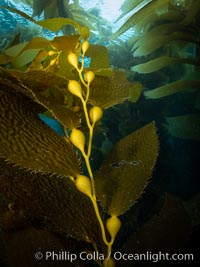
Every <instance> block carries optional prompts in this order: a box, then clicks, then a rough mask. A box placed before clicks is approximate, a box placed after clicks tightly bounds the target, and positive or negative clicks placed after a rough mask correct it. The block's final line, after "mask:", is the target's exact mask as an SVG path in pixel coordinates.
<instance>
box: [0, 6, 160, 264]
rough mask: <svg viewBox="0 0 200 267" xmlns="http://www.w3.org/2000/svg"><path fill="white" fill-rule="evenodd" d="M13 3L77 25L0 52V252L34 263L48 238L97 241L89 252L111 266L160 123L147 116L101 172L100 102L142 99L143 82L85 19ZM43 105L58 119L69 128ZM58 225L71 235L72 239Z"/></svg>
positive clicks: (149, 167)
mask: <svg viewBox="0 0 200 267" xmlns="http://www.w3.org/2000/svg"><path fill="white" fill-rule="evenodd" d="M4 8H5V7H4ZM7 9H8V10H10V11H13V12H15V13H18V14H20V15H22V16H23V17H25V18H27V19H28V20H31V21H32V22H34V23H36V24H38V25H40V26H42V27H44V28H46V29H48V30H51V31H58V30H59V29H60V28H61V27H63V26H64V25H71V26H73V27H74V29H75V31H76V33H75V34H74V35H64V36H58V37H55V38H54V39H52V40H48V39H46V38H44V37H35V38H33V39H31V40H30V41H27V42H23V43H17V42H15V43H12V44H11V45H10V46H9V47H8V48H7V49H6V50H5V51H4V53H2V54H1V55H0V64H1V68H0V74H1V75H0V85H1V86H0V96H1V97H0V110H1V111H0V114H1V115H0V137H1V138H0V157H1V158H0V159H1V161H0V162H1V173H0V181H1V183H0V219H1V221H0V225H1V229H2V230H1V235H0V239H1V246H2V248H1V254H2V255H1V259H2V261H3V262H5V263H6V266H22V264H24V266H25V265H26V266H28V265H29V266H30V265H31V266H32V265H33V266H34V265H35V264H36V265H37V264H38V262H37V259H39V258H37V257H38V255H36V256H37V257H36V259H35V261H34V260H33V259H32V257H33V254H34V253H35V251H37V250H38V249H39V248H40V250H44V251H45V250H46V251H47V250H49V246H50V247H51V249H52V248H56V250H67V251H69V252H70V253H72V252H73V251H74V250H76V254H77V253H78V251H85V254H86V255H92V254H91V251H96V253H99V254H98V255H100V256H98V257H94V256H93V257H92V256H90V259H93V260H94V261H96V262H97V264H99V266H115V262H114V259H113V258H112V256H111V255H112V251H113V244H114V242H115V240H116V236H117V233H118V231H120V229H123V223H121V221H122V217H123V214H125V213H126V212H127V210H128V209H129V208H130V207H131V206H132V205H133V204H134V203H135V202H136V200H137V199H138V198H139V197H140V196H141V194H142V193H143V191H144V189H145V188H146V186H147V184H148V181H149V178H150V177H151V175H152V171H153V168H154V165H155V162H156V159H157V156H158V146H159V144H158V138H157V134H156V127H155V124H154V122H151V123H149V124H147V125H145V126H144V127H142V128H141V129H138V130H137V131H135V132H133V133H131V134H129V135H128V136H126V137H124V138H123V139H122V140H120V141H119V142H118V143H117V144H115V146H114V147H113V149H112V151H111V153H110V155H109V156H108V158H107V159H106V160H105V161H104V162H103V163H102V165H101V167H100V168H99V170H97V171H96V172H95V173H94V172H93V170H92V169H93V166H92V164H91V160H90V158H91V152H92V150H93V145H92V141H93V136H94V135H95V129H96V128H99V129H101V127H102V126H101V124H100V123H99V122H100V120H101V117H102V116H103V115H104V110H105V109H108V108H110V107H112V106H114V105H116V104H119V103H121V102H123V101H124V100H126V99H129V97H130V94H131V95H132V98H133V95H135V101H136V100H137V99H138V96H139V94H140V91H141V88H140V86H139V85H138V83H130V82H128V81H127V79H126V78H125V75H124V73H123V72H120V71H118V70H114V69H111V68H110V66H109V57H108V52H107V49H106V47H103V46H100V45H91V44H90V43H89V41H88V38H89V29H88V28H87V27H83V26H81V25H79V24H78V23H77V22H75V21H74V20H71V19H69V18H52V19H47V20H44V21H35V20H34V19H33V18H31V17H29V16H28V15H26V14H25V13H23V12H21V11H18V10H15V9H12V8H9V7H7ZM88 58H91V62H90V64H89V66H87V65H86V64H85V61H86V59H88ZM133 91H135V94H133ZM39 114H40V115H41V114H43V115H45V116H46V117H50V118H54V119H56V120H57V121H58V122H59V123H60V125H61V126H62V130H63V135H62V136H61V135H59V134H58V133H56V132H54V131H53V130H52V129H51V128H50V127H49V126H47V125H46V124H45V123H44V122H43V121H41V119H40V116H39ZM97 124H98V127H96V128H95V126H96V125H97ZM102 130H103V129H102ZM53 233H55V235H54V234H53ZM56 234H57V235H61V236H66V235H67V236H68V238H67V240H66V242H65V241H63V240H62V242H61V241H60V239H59V237H58V236H57V235H56ZM27 240H29V242H28V244H27ZM48 240H51V241H50V242H48ZM16 247H17V248H19V249H18V253H17V254H16V253H15V251H16ZM36 249H37V250H36ZM19 251H23V252H21V253H22V254H25V255H26V257H24V258H23V259H22V257H20V252H19ZM93 255H94V254H93ZM91 257H92V258H91ZM42 263H43V266H46V265H48V264H49V262H48V261H46V262H45V261H44V262H42ZM53 264H54V266H57V265H56V264H57V263H55V262H53ZM60 264H61V263H60ZM63 264H65V266H68V265H69V266H71V265H73V266H77V264H79V266H86V265H87V264H89V263H88V262H87V263H85V261H80V259H77V261H75V262H70V260H68V261H67V262H66V261H65V262H64V263H63ZM48 266H49V265H48ZM59 266H60V265H59Z"/></svg>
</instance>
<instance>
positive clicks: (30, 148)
mask: <svg viewBox="0 0 200 267" xmlns="http://www.w3.org/2000/svg"><path fill="white" fill-rule="evenodd" d="M3 88H4V89H5V90H6V91H7V92H5V91H0V96H1V97H0V114H1V116H0V156H1V157H3V158H5V159H6V160H8V161H10V162H12V163H14V164H16V165H19V166H21V167H24V168H26V169H29V170H32V171H35V172H42V173H51V174H53V173H56V174H57V175H60V176H68V175H72V176H74V175H76V174H77V173H80V170H79V162H78V159H77V157H76V154H75V152H74V150H73V149H72V147H71V146H70V144H69V143H67V142H66V141H65V140H64V139H63V138H61V137H60V136H59V135H57V134H56V133H55V132H54V131H53V130H51V129H50V128H49V127H48V126H47V125H45V123H43V122H42V121H41V120H40V119H39V118H38V116H37V114H36V113H34V112H33V111H32V108H31V107H32V106H33V107H34V103H33V102H32V101H30V100H29V99H28V98H27V97H25V96H23V95H21V94H20V93H12V91H11V89H10V88H7V87H6V86H3ZM9 90H10V92H9ZM8 92H9V93H8Z"/></svg>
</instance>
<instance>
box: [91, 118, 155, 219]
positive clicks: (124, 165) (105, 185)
mask: <svg viewBox="0 0 200 267" xmlns="http://www.w3.org/2000/svg"><path fill="white" fill-rule="evenodd" d="M158 148H159V144H158V138H157V134H156V127H155V124H154V123H150V124H148V125H146V126H144V127H143V128H141V129H139V130H137V131H135V132H133V133H132V134H130V135H128V136H127V137H125V138H124V139H122V140H120V141H119V142H118V143H117V144H116V146H115V147H114V149H113V151H112V152H111V155H110V156H109V158H108V159H107V160H106V161H105V162H104V163H103V165H102V166H101V168H100V170H99V171H98V172H97V173H96V180H95V185H96V192H97V196H98V198H99V199H100V202H101V203H102V205H103V207H104V208H105V209H106V211H107V212H108V213H109V214H115V215H121V214H123V213H125V212H126V211H127V210H128V209H129V208H130V207H131V206H132V205H133V204H134V203H135V201H136V200H137V199H138V198H139V197H140V196H141V194H142V192H143V191H144V189H145V187H146V186H147V184H148V180H149V178H150V177H151V174H152V170H153V168H154V165H155V162H156V159H157V156H158Z"/></svg>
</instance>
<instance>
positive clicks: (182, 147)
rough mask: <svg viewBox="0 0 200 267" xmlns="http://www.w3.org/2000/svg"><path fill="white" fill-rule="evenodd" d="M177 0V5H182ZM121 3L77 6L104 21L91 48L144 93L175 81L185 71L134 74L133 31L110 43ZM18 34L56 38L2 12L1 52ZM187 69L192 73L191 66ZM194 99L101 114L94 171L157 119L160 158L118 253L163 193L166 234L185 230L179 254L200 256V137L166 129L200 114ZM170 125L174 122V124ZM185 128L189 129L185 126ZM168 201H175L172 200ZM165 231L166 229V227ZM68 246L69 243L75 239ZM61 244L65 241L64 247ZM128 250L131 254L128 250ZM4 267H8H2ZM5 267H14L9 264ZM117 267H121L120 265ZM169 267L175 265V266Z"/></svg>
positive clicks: (100, 0) (0, 0) (2, 0)
mask: <svg viewBox="0 0 200 267" xmlns="http://www.w3.org/2000/svg"><path fill="white" fill-rule="evenodd" d="M148 2H149V1H148ZM177 2H178V3H179V2H181V1H177ZM122 3H123V1H122V0H121V1H112V0H110V1H109V0H96V1H86V0H82V1H79V4H80V5H81V6H82V7H83V8H85V9H86V10H90V12H97V13H96V14H97V16H100V17H101V18H103V19H105V20H106V23H107V24H106V25H107V26H106V27H107V28H106V30H107V32H104V33H105V35H104V36H103V38H102V39H101V38H99V36H97V37H96V38H95V37H94V36H95V32H94V35H93V38H92V37H91V39H90V42H91V43H93V44H96V43H97V44H100V45H105V46H106V47H107V48H108V51H109V55H110V64H111V66H112V67H113V68H116V69H118V70H123V72H124V73H125V75H126V77H127V78H128V80H129V81H130V82H134V81H135V82H140V83H141V84H142V85H143V87H144V91H146V90H148V89H153V88H156V87H157V86H160V80H159V79H161V83H163V85H166V84H167V82H171V81H175V80H176V79H177V78H179V77H180V76H181V74H182V73H183V72H184V69H183V68H182V67H181V66H174V67H173V68H172V69H167V68H166V69H165V70H164V71H163V73H162V74H161V75H160V76H156V75H154V74H153V73H150V74H147V75H146V76H145V75H144V74H140V73H136V72H134V73H133V72H132V69H131V64H130V61H131V62H134V63H133V65H134V64H135V62H136V61H140V59H138V58H135V57H134V56H133V53H132V51H131V50H130V49H129V47H128V40H130V39H131V37H132V35H133V34H134V29H133V28H132V29H130V30H129V31H128V32H127V33H125V34H124V35H123V37H121V39H120V38H119V39H117V41H113V42H112V41H111V40H110V36H111V35H112V34H114V32H116V31H117V30H118V29H119V28H120V27H121V25H122V24H123V23H124V21H125V19H123V20H121V21H119V22H117V23H115V21H116V19H117V18H118V17H119V16H120V14H121V11H120V10H119V9H120V6H121V4H122ZM0 5H2V6H7V5H9V6H12V7H15V8H17V9H20V10H21V11H23V12H25V13H26V14H28V15H29V16H31V15H32V10H31V8H30V7H29V6H28V5H26V4H24V3H23V2H20V1H18V3H15V1H11V0H0ZM39 19H43V14H41V17H40V18H39ZM20 31H21V39H22V40H30V38H31V37H32V36H41V35H42V36H44V37H46V38H49V39H52V38H54V37H55V34H54V33H52V32H50V31H48V30H43V29H41V28H40V27H36V26H35V25H34V24H33V23H31V22H27V20H26V19H24V18H22V17H20V16H19V15H16V14H13V13H12V12H10V11H8V10H6V9H0V36H1V38H0V51H4V49H5V47H7V45H9V43H10V42H11V41H12V39H13V37H14V35H16V34H17V33H18V32H20ZM62 34H63V33H62V31H59V32H57V33H56V36H60V35H62ZM107 38H108V39H107ZM123 41H124V44H123V45H122V44H121V42H123ZM126 42H127V43H126ZM115 44H116V47H115ZM195 52H196V50H195V49H194V47H193V46H191V47H189V48H188V51H187V53H188V54H189V55H190V56H191V57H192V56H194V54H195ZM158 53H159V52H158ZM198 60H199V59H198ZM89 62H90V61H89ZM88 64H89V63H88ZM190 71H192V68H191V70H190ZM166 76H167V79H166ZM163 77H164V78H163ZM162 79H163V80H162ZM163 81H164V82H163ZM196 96H197V94H196V95H195V97H194V95H193V94H192V93H191V94H188V93H186V92H182V93H180V94H173V95H170V96H167V97H165V98H158V99H148V98H145V96H144V95H143V94H142V95H141V96H140V98H139V100H138V101H137V102H136V103H132V102H127V101H125V103H122V104H118V105H116V106H114V107H112V108H110V109H107V110H105V113H104V116H103V119H102V124H103V125H104V127H105V129H106V132H103V133H102V132H100V134H97V136H95V137H94V151H93V154H92V157H91V162H92V165H93V168H94V170H97V169H98V168H99V166H100V165H101V163H102V162H103V161H104V160H105V157H106V156H107V155H108V154H109V152H110V151H111V149H112V148H113V146H114V145H115V144H116V143H117V142H118V141H119V140H120V139H122V138H123V137H124V136H126V135H128V134H130V133H131V132H132V131H135V130H137V129H139V128H140V127H142V126H144V125H146V124H147V123H150V122H151V121H155V124H156V127H157V133H158V136H159V142H160V148H159V157H158V161H157V163H156V166H155V169H154V172H153V175H152V179H151V182H150V183H149V185H148V187H147V188H146V190H145V194H143V196H142V198H141V199H140V200H139V201H138V202H137V203H136V205H134V207H133V208H132V209H130V210H129V211H128V212H127V213H126V214H125V215H124V217H123V219H122V221H123V223H124V225H125V228H124V229H123V231H122V232H121V233H120V234H119V236H118V237H117V245H116V247H115V249H116V250H120V249H121V246H122V248H123V246H124V244H125V243H126V241H127V240H128V237H129V235H131V234H132V233H134V232H135V230H134V229H135V228H137V227H138V225H140V224H142V223H144V222H148V220H149V218H151V216H153V215H155V214H156V213H157V212H158V210H159V208H160V206H161V205H162V204H163V202H164V200H163V199H164V195H167V198H169V199H168V200H169V201H168V202H167V205H169V207H168V208H169V210H170V211H171V213H170V212H169V214H168V213H166V214H164V215H163V217H165V216H169V217H170V216H171V217H172V223H171V222H170V220H169V222H168V221H167V222H166V224H167V223H169V225H170V227H171V228H173V226H174V229H172V230H171V232H170V231H169V235H172V236H173V235H174V236H175V237H176V234H175V232H176V231H177V228H180V229H181V228H183V229H184V227H185V232H186V233H187V234H186V237H185V236H183V239H184V238H186V239H187V240H184V241H185V242H186V245H185V247H184V249H183V251H184V252H193V253H194V254H195V255H196V254H199V252H200V250H199V247H196V245H195V242H196V241H198V240H199V239H198V236H200V224H199V222H200V220H199V217H200V180H199V168H198V167H199V151H200V141H199V140H200V138H199V139H198V138H197V139H192V138H181V137H177V136H173V135H172V134H170V132H169V130H168V126H167V124H168V121H167V118H169V117H176V116H181V115H185V114H195V115H198V114H199V110H198V109H197V108H196V107H195V106H194V99H195V98H196ZM38 116H39V117H40V119H41V120H43V121H44V122H45V123H46V124H48V125H49V126H50V127H51V128H52V129H53V130H54V131H56V132H57V133H58V134H59V135H61V136H63V135H64V132H63V129H62V127H61V125H60V123H59V122H58V121H56V120H54V119H50V118H48V117H45V115H43V114H38ZM174 123H175V124H176V122H174ZM185 127H187V124H186V126H185ZM199 127H200V125H195V128H198V129H199ZM182 131H186V132H187V129H184V128H183V129H182ZM197 132H198V130H197ZM172 199H173V200H175V201H174V202H173V201H172ZM194 199H195V200H194ZM176 205H177V210H178V212H179V207H180V206H181V207H182V206H184V207H185V210H186V211H187V212H188V214H189V215H186V211H185V210H184V211H183V210H182V208H180V210H181V211H180V214H179V213H178V214H179V215H178V216H179V219H177V220H176V219H174V217H175V214H176ZM0 207H1V205H0ZM49 210H50V208H49ZM194 210H195V211H194ZM194 213H195V215H194ZM191 214H192V215H191ZM190 215H191V216H194V217H195V216H196V217H195V218H193V220H194V221H195V222H194V226H193V227H190V226H188V225H189V224H190V223H189V222H188V221H189V219H188V218H189V217H190ZM173 216H174V217H173ZM155 217H156V216H155ZM182 218H183V220H185V221H186V226H185V224H184V223H183V224H182ZM185 218H186V219H185ZM187 219H188V221H187ZM155 220H156V219H155ZM173 220H174V221H173ZM187 223H188V224H187ZM176 224H177V225H176ZM36 226H37V227H38V228H39V229H40V227H41V228H42V225H40V223H38V225H37V222H36ZM148 227H149V228H148ZM126 228H127V230H126ZM149 229H150V230H149ZM166 229H167V231H168V228H167V227H166ZM50 231H51V229H50ZM145 231H147V233H148V234H149V235H150V238H153V236H151V234H150V233H149V231H151V227H150V226H148V225H147V228H144V232H145ZM157 231H158V235H162V232H159V227H158V229H157ZM167 231H166V233H165V234H163V235H164V236H165V235H166V238H167V234H168V232H167ZM155 232H156V231H155ZM6 234H7V233H6ZM59 235H60V233H59V234H58V237H59ZM152 235H153V234H152ZM8 236H9V234H8ZM175 237H174V238H175ZM138 238H140V236H138ZM145 238H146V237H145ZM145 238H144V243H145V242H146V243H145V244H147V245H146V247H145V246H144V247H145V248H148V242H149V241H148V240H147V239H145ZM172 241H174V242H175V241H176V240H173V238H172V239H169V241H168V240H166V244H167V243H168V242H169V247H170V246H171V245H172V246H173V244H171V243H170V242H172ZM69 242H72V243H73V240H72V241H69ZM134 242H135V241H134ZM134 242H133V243H131V246H133V245H135V247H136V250H137V249H138V251H140V249H141V250H142V248H140V246H139V245H138V244H137V242H136V243H134ZM175 243H176V242H175ZM16 244H17V242H16ZM65 245H66V243H65V244H64V246H65ZM137 245H138V246H137ZM175 245H176V244H175ZM166 246H167V245H166ZM178 246H180V247H181V245H180V244H179V243H178V242H177V247H178ZM80 247H81V245H80ZM158 249H159V248H158ZM0 250H1V245H0ZM128 251H130V252H131V250H130V247H129V250H128ZM1 254H3V249H2V251H0V259H1V257H2V256H1ZM2 258H3V257H2ZM0 263H1V262H0ZM131 264H132V263H127V267H128V266H135V265H133V264H132V265H131ZM189 264H190V265H189ZM189 264H188V266H198V264H197V265H196V262H195V263H189ZM192 264H193V265H192ZM179 265H180V266H182V265H181V263H179ZM179 265H178V266H179ZM5 266H7V265H6V264H5ZM9 266H11V267H12V265H9ZM13 266H15V265H13ZM56 266H57V265H56ZM63 266H64V265H63ZM80 266H81V265H80ZM88 266H96V265H95V264H94V265H93V263H91V262H90V263H89V265H88ZM119 266H123V265H120V264H119ZM136 266H137V265H136ZM158 266H161V267H162V266H169V265H162V264H161V265H158ZM171 266H176V265H175V264H173V265H171Z"/></svg>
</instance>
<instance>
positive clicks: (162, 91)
mask: <svg viewBox="0 0 200 267" xmlns="http://www.w3.org/2000/svg"><path fill="white" fill-rule="evenodd" d="M199 86H200V81H193V80H179V81H175V82H172V83H169V84H166V85H163V86H160V87H158V88H156V89H153V90H149V91H145V92H144V95H145V96H146V98H152V99H157V98H161V97H165V96H169V95H172V94H175V93H178V92H181V91H184V90H191V89H198V88H199Z"/></svg>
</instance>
